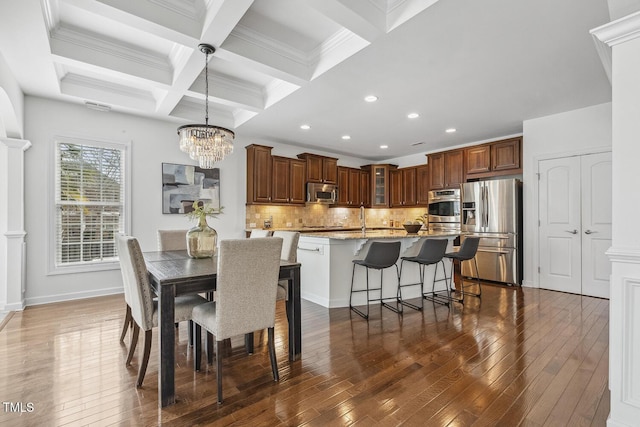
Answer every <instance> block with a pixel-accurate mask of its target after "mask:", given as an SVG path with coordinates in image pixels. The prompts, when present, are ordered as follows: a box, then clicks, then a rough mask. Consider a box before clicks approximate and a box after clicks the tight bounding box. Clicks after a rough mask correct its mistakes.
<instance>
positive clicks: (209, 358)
mask: <svg viewBox="0 0 640 427" xmlns="http://www.w3.org/2000/svg"><path fill="white" fill-rule="evenodd" d="M205 344H206V347H207V363H208V364H209V365H212V364H213V334H212V333H211V332H208V331H207V335H206V337H205Z"/></svg>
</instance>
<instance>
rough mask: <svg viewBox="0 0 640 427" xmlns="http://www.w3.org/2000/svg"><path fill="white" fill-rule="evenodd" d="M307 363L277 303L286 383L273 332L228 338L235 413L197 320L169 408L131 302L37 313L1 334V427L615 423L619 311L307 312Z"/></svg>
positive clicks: (487, 293)
mask: <svg viewBox="0 0 640 427" xmlns="http://www.w3.org/2000/svg"><path fill="white" fill-rule="evenodd" d="M302 312H303V319H302V322H303V342H302V343H303V353H302V360H300V361H297V362H294V363H290V362H289V361H288V360H287V339H286V336H287V334H286V315H285V312H284V305H279V306H278V311H277V325H276V345H277V354H278V361H279V368H280V378H281V380H280V382H279V383H275V382H273V378H272V376H271V369H270V365H269V357H268V354H267V349H266V333H265V334H263V335H260V334H256V353H255V354H254V355H251V356H247V355H246V354H245V353H244V349H243V347H242V345H243V339H242V338H238V339H234V340H232V345H231V348H230V349H228V352H227V353H228V355H227V356H226V357H225V361H224V392H225V401H224V403H223V404H222V405H218V404H217V403H216V381H215V378H216V377H215V371H214V370H213V369H214V368H213V366H208V367H207V368H206V370H204V369H203V371H202V372H198V373H194V372H193V370H192V361H193V354H192V349H191V348H189V347H188V346H187V333H186V332H187V331H186V322H183V323H182V324H181V325H180V327H179V330H178V340H177V342H176V360H177V367H176V389H177V396H178V403H177V404H175V405H173V406H171V407H169V408H166V409H164V410H159V409H158V390H157V381H158V376H157V375H158V364H157V362H158V361H157V341H156V340H155V338H156V337H155V335H156V333H157V331H154V342H153V349H152V353H151V359H150V361H149V368H148V371H147V376H146V378H145V381H144V385H143V387H142V388H140V389H136V388H135V381H136V373H137V367H138V365H137V363H138V361H139V358H140V357H141V356H140V352H141V351H142V350H141V348H142V345H139V346H138V350H136V356H135V357H134V360H133V363H132V366H131V367H128V368H127V367H125V365H124V361H125V358H126V348H127V347H128V344H127V346H125V345H122V344H121V343H120V342H119V335H120V330H121V329H120V328H121V322H122V319H123V316H124V301H123V299H122V297H121V296H109V297H100V298H93V299H88V300H82V301H73V302H66V303H58V304H50V305H45V306H35V307H29V308H27V309H26V310H24V312H16V313H13V315H10V316H9V317H8V318H7V319H5V320H6V322H5V324H4V327H3V329H2V330H0V365H1V366H2V369H0V400H1V401H2V402H12V403H15V402H20V403H22V404H23V406H22V408H23V409H24V410H25V411H26V408H27V407H26V404H27V403H32V404H33V411H32V412H29V411H26V412H23V413H15V412H9V411H7V410H6V409H7V407H6V405H5V404H3V407H2V408H0V426H9V425H10V426H16V425H34V426H35V425H38V426H40V425H56V426H59V425H89V424H90V425H157V424H163V425H169V426H193V425H208V424H212V425H213V424H217V425H229V424H235V425H239V424H250V425H265V426H267V425H268V426H271V425H308V426H325V425H364V426H369V425H373V424H379V425H385V426H386V425H399V424H404V425H420V426H424V425H428V426H469V425H475V426H517V425H523V426H582V425H584V426H588V425H594V426H604V425H605V422H606V418H607V415H608V413H609V391H608V388H607V375H608V327H609V321H608V319H609V302H608V301H607V300H603V299H597V298H589V297H580V296H577V295H570V294H563V293H558V292H551V291H544V290H537V289H528V288H522V289H513V288H505V287H498V286H486V285H485V286H484V287H483V296H482V301H480V300H478V299H477V298H468V299H467V302H466V304H465V306H464V307H457V308H454V309H452V310H451V311H450V310H448V309H447V308H446V307H443V306H436V307H434V306H433V305H432V304H431V303H427V304H425V310H424V312H417V311H413V310H410V309H405V314H404V316H402V317H399V316H398V315H396V314H395V313H392V312H391V311H389V310H387V309H378V308H373V307H372V314H371V318H370V319H369V321H368V322H367V321H365V320H363V319H362V318H360V317H359V316H357V315H351V314H350V312H349V310H348V309H332V310H328V309H325V308H323V307H320V306H317V305H315V304H312V303H309V302H306V301H303V310H302Z"/></svg>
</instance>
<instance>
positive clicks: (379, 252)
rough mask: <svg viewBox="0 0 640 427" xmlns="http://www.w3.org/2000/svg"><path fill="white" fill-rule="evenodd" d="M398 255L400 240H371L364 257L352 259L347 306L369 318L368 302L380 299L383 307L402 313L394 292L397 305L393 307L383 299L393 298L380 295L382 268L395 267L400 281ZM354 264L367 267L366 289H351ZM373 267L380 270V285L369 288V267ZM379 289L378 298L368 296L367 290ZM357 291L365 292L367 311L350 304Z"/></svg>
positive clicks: (354, 270)
mask: <svg viewBox="0 0 640 427" xmlns="http://www.w3.org/2000/svg"><path fill="white" fill-rule="evenodd" d="M399 257H400V242H372V243H371V246H370V247H369V251H368V252H367V255H366V256H365V257H364V259H354V260H353V271H352V273H351V294H350V295H349V308H350V309H351V310H353V311H355V312H356V313H357V314H359V315H360V316H362V317H363V318H365V319H368V318H369V302H372V301H380V304H382V305H383V306H384V307H387V308H388V309H389V310H391V311H393V312H395V313H399V314H401V313H402V305H401V304H400V303H399V302H400V298H399V297H398V295H397V293H396V297H395V300H396V304H397V307H393V306H391V305H389V304H387V303H386V302H385V301H384V300H385V299H393V298H383V297H382V278H383V273H384V269H386V268H389V267H391V266H395V267H396V277H397V278H398V284H399V283H400V271H399V270H398V265H397V264H396V262H397V261H398V258H399ZM356 265H361V266H363V267H365V268H366V269H367V288H366V289H355V290H354V289H353V278H354V276H355V273H356ZM370 268H373V269H375V270H380V287H379V288H369V269H370ZM373 291H379V292H380V298H373V299H372V298H370V296H369V292H373ZM357 292H366V293H367V312H366V313H363V312H362V311H360V310H358V309H357V308H356V307H354V306H353V304H352V298H353V294H354V293H357Z"/></svg>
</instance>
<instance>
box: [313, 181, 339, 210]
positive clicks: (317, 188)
mask: <svg viewBox="0 0 640 427" xmlns="http://www.w3.org/2000/svg"><path fill="white" fill-rule="evenodd" d="M337 190H338V187H336V186H335V185H334V184H320V183H316V182H308V183H307V202H308V203H324V204H328V205H331V204H334V203H335V202H336V198H337V197H338V191H337Z"/></svg>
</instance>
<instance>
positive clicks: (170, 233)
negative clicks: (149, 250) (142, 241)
mask: <svg viewBox="0 0 640 427" xmlns="http://www.w3.org/2000/svg"><path fill="white" fill-rule="evenodd" d="M187 231H188V230H158V250H159V251H186V250H187Z"/></svg>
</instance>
